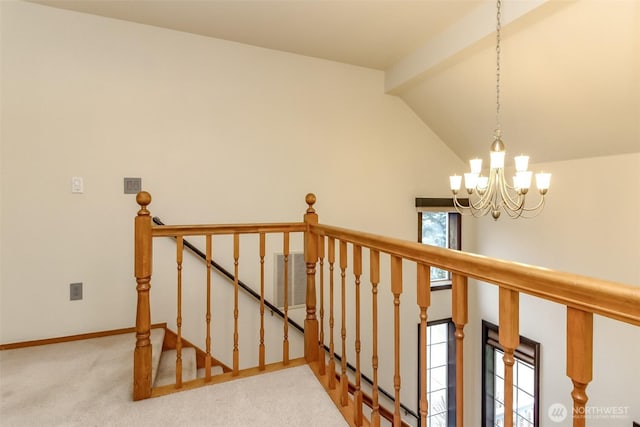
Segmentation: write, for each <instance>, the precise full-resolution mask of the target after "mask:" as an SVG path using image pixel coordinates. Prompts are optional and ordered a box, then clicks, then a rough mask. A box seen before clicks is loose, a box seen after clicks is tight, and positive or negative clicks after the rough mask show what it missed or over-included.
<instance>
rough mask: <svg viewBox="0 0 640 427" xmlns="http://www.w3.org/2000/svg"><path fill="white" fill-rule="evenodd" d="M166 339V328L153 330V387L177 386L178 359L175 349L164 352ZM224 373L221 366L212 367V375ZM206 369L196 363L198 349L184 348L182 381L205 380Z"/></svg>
mask: <svg viewBox="0 0 640 427" xmlns="http://www.w3.org/2000/svg"><path fill="white" fill-rule="evenodd" d="M164 339H165V329H164V328H153V329H151V354H152V365H151V384H153V387H161V386H164V385H169V384H175V382H176V357H177V351H176V350H175V349H170V350H165V351H162V348H163V344H164ZM223 372H224V371H223V369H222V367H221V366H219V365H214V366H212V367H211V375H220V374H222V373H223ZM204 377H205V369H204V368H198V366H197V363H196V349H195V348H194V347H183V348H182V381H191V380H194V379H196V378H204Z"/></svg>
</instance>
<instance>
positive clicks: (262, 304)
mask: <svg viewBox="0 0 640 427" xmlns="http://www.w3.org/2000/svg"><path fill="white" fill-rule="evenodd" d="M152 221H153V223H154V224H155V225H159V226H165V225H167V224H165V223H164V222H163V221H162V220H161V219H160V218H159V217H157V216H154V217H153V218H152ZM324 240H325V239H318V245H319V247H318V258H319V266H320V268H319V275H320V290H319V291H320V292H319V293H320V308H319V315H320V322H319V323H320V332H319V343H320V348H319V357H321V358H324V363H319V369H320V373H321V374H322V375H324V374H325V372H324V369H327V368H328V367H327V366H328V365H326V355H327V354H333V355H334V358H335V359H337V360H339V361H340V362H342V356H341V355H340V354H339V353H334V351H333V350H331V349H330V348H329V346H328V345H326V344H324V345H323V344H322V343H324V342H325V339H324V322H323V319H324V253H325V250H324ZM182 244H183V246H184V248H186V249H189V250H190V251H191V252H192V253H193V254H194V255H196V256H197V257H199V258H200V259H201V260H203V261H204V262H205V265H206V266H207V267H206V268H207V269H208V272H207V285H206V286H207V301H208V302H210V301H211V269H215V270H216V271H217V272H218V273H220V274H221V275H222V276H224V277H226V278H227V279H228V280H229V281H230V282H231V284H232V286H235V283H236V277H235V276H234V274H233V273H231V272H229V271H228V270H227V269H226V268H224V267H223V266H222V265H221V264H219V263H217V262H216V261H214V260H213V257H212V253H211V236H207V238H206V248H207V249H206V253H205V252H202V251H201V250H200V249H198V248H197V247H196V246H195V245H193V244H192V243H190V242H189V241H188V240H187V239H184V238H182ZM259 245H260V254H259V258H260V261H259V262H260V292H256V291H255V290H253V288H252V287H251V286H249V285H248V284H246V283H244V282H243V281H242V280H238V281H237V282H238V285H239V288H240V289H241V290H243V291H244V292H245V293H246V294H247V295H249V296H250V297H252V298H254V299H255V300H256V301H258V303H259V310H260V345H259V366H260V367H261V369H263V368H264V365H265V344H264V310H265V308H269V310H270V311H271V314H272V315H274V314H275V315H277V316H279V317H281V318H282V319H283V320H285V313H284V312H283V311H282V310H280V309H279V308H278V307H276V306H275V305H273V304H272V303H271V302H269V301H268V300H267V299H265V297H264V295H265V294H264V283H265V282H264V257H265V251H266V244H265V233H260V236H259ZM285 270H286V269H285ZM206 319H207V336H209V337H210V333H211V330H210V323H209V321H210V319H211V307H210V303H208V306H207V315H206ZM286 321H287V322H288V323H289V325H291V326H292V327H294V328H295V329H296V330H298V331H299V332H300V333H302V334H304V328H303V327H302V326H300V325H299V324H298V323H297V322H295V321H294V320H293V319H291V318H287V320H286ZM374 327H377V324H374ZM175 341H177V337H176V339H175V340H174V344H173V347H172V348H174V349H175V347H176V343H175ZM205 345H206V346H207V350H206V352H207V353H206V354H208V356H206V358H207V359H208V360H211V359H212V357H211V353H210V350H211V349H210V347H211V339H210V338H209V339H208V341H207V342H206V343H205ZM190 346H192V347H195V346H193V345H192V344H190ZM196 349H198V347H196ZM198 350H199V349H198ZM198 355H199V356H200V353H198ZM198 360H199V362H198V363H199V365H198V366H200V365H203V366H205V370H206V365H207V363H211V362H207V363H205V362H206V360H205V353H204V352H203V356H202V361H200V358H199V359H198ZM216 363H217V364H219V365H221V366H223V367H224V369H226V370H228V371H229V372H230V371H231V369H230V368H227V367H226V366H224V365H223V364H221V362H220V361H216ZM346 367H347V370H348V371H350V372H355V371H356V367H355V366H354V365H352V364H351V363H349V361H348V360H347V361H346ZM225 372H226V371H225ZM374 372H375V371H374ZM360 378H361V380H363V381H364V382H366V383H367V384H368V385H369V386H373V384H374V381H373V380H372V379H371V378H369V377H368V376H367V375H365V374H361V375H360ZM206 379H207V380H209V377H207V378H206ZM334 381H335V380H334ZM373 390H374V393H375V395H376V402H377V401H378V398H379V395H382V396H384V397H385V398H386V399H388V400H390V401H391V402H394V396H393V395H392V394H390V393H389V392H388V391H386V390H385V389H384V388H382V387H380V386H379V385H377V383H376V386H375V387H373ZM349 393H350V394H353V393H352V390H351V385H350V388H349ZM363 396H364V395H363ZM364 397H366V396H364ZM394 405H395V402H394ZM400 408H401V411H402V412H403V413H404V414H406V415H407V416H409V417H412V418H414V419H418V418H419V416H418V414H417V413H416V412H414V411H413V410H412V409H410V408H408V407H407V406H406V405H404V404H403V403H402V402H400ZM378 409H379V410H380V411H381V413H382V414H383V418H385V419H388V420H389V421H392V420H393V418H388V416H389V415H388V414H393V413H392V412H389V411H388V410H387V409H386V408H384V407H382V406H379V405H378V407H377V408H376V410H375V413H376V414H377V411H378ZM374 418H375V417H374Z"/></svg>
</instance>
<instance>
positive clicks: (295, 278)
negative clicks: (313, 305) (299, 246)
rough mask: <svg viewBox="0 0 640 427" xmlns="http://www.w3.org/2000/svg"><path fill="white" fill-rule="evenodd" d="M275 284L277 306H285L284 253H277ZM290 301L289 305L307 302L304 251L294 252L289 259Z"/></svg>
mask: <svg viewBox="0 0 640 427" xmlns="http://www.w3.org/2000/svg"><path fill="white" fill-rule="evenodd" d="M274 258H275V264H276V265H275V269H274V270H275V276H276V277H275V285H274V298H273V299H274V301H275V305H276V307H279V308H283V307H284V255H283V254H275V257H274ZM288 270H289V273H288V276H289V277H288V282H289V284H288V289H287V290H288V301H287V302H288V303H289V307H294V306H300V305H304V304H305V303H306V289H307V270H306V266H305V263H304V253H302V252H294V253H290V254H289V259H288Z"/></svg>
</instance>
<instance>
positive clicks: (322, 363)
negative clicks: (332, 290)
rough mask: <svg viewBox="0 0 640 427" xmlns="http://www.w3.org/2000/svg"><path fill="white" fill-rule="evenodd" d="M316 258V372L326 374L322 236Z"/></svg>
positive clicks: (319, 238)
mask: <svg viewBox="0 0 640 427" xmlns="http://www.w3.org/2000/svg"><path fill="white" fill-rule="evenodd" d="M318 258H319V261H320V341H319V345H318V372H319V373H320V375H325V374H326V363H327V361H326V354H325V353H326V352H325V351H324V236H319V237H318Z"/></svg>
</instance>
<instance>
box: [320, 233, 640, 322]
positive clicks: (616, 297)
mask: <svg viewBox="0 0 640 427" xmlns="http://www.w3.org/2000/svg"><path fill="white" fill-rule="evenodd" d="M310 229H311V231H312V232H313V233H317V234H319V235H321V236H329V237H333V238H335V239H339V240H341V241H347V242H349V243H353V244H356V245H361V246H363V247H367V248H370V249H374V250H377V251H380V252H382V253H386V254H389V255H393V256H399V257H401V258H404V259H407V260H411V261H415V262H418V263H420V262H422V263H427V264H429V265H430V266H432V267H437V268H441V269H444V270H448V271H451V272H452V273H456V274H459V275H462V276H466V277H470V278H474V279H478V280H481V281H484V282H488V283H493V284H496V285H499V286H500V287H503V288H506V289H511V290H513V291H517V292H522V293H526V294H529V295H533V296H536V297H539V298H543V299H546V300H548V301H553V302H556V303H559V304H562V305H565V306H568V307H572V308H575V309H578V310H581V311H586V312H590V313H593V314H599V315H601V316H605V317H609V318H611V319H615V320H619V321H622V322H625V323H629V324H632V325H636V326H640V287H638V286H632V285H627V284H623V283H617V282H611V281H607V280H602V279H595V278H592V277H587V276H581V275H578V274H572V273H565V272H560V271H555V270H550V269H546V268H542V267H535V266H531V265H526V264H520V263H516V262H510V261H504V260H499V259H495V258H489V257H485V256H482V255H476V254H471V253H467V252H460V251H455V250H452V249H444V248H438V247H434V246H429V245H424V244H420V243H414V242H408V241H405V240H400V239H394V238H390V237H383V236H379V235H375V234H370V233H364V232H359V231H354V230H348V229H345V228H340V227H333V226H329V225H323V224H317V225H311V226H310Z"/></svg>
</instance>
